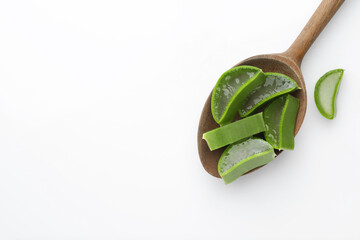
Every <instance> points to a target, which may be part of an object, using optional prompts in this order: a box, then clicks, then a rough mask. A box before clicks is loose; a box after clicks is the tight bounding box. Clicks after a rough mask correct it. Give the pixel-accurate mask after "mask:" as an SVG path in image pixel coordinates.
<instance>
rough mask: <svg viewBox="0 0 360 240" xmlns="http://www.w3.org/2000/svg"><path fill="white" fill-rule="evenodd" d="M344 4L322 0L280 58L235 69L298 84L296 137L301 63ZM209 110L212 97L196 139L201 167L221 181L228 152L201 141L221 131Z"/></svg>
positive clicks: (303, 93) (269, 57) (248, 61)
mask: <svg viewBox="0 0 360 240" xmlns="http://www.w3.org/2000/svg"><path fill="white" fill-rule="evenodd" d="M344 1H345V0H323V1H322V2H321V4H320V6H319V7H318V8H317V9H316V11H315V13H314V14H313V16H312V17H311V18H310V20H309V22H308V23H307V24H306V26H305V27H304V29H303V30H302V31H301V33H300V34H299V36H298V37H297V38H296V40H295V42H294V43H293V44H292V45H291V46H290V48H289V49H288V50H287V51H285V52H283V53H279V54H267V55H258V56H254V57H250V58H248V59H245V60H244V61H242V62H240V63H238V64H236V65H235V66H234V67H237V66H239V65H251V66H255V67H258V68H261V69H262V70H263V71H264V72H278V73H283V74H285V75H287V76H289V77H291V78H292V79H294V80H295V81H296V82H297V83H298V85H299V86H300V87H301V90H298V91H296V92H295V93H294V96H296V97H297V98H299V99H300V108H299V113H298V115H297V119H296V125H295V135H296V134H297V133H298V131H299V129H300V127H301V124H302V122H303V120H304V117H305V113H306V104H307V99H306V88H305V82H304V78H303V75H302V73H301V70H300V65H301V61H302V59H303V57H304V55H305V53H306V52H307V51H308V50H309V48H310V46H311V45H312V43H313V42H314V41H315V39H316V38H317V37H318V36H319V34H320V33H321V31H322V30H323V29H324V27H325V26H326V24H327V23H328V22H329V21H330V19H331V18H332V17H333V16H334V14H335V13H336V11H337V10H338V9H339V8H340V6H341V4H342V3H343V2H344ZM210 106H211V93H210V96H209V97H208V99H207V100H206V102H205V105H204V108H203V111H202V113H201V117H200V122H199V128H198V136H197V141H198V150H199V156H200V160H201V163H202V165H203V167H204V168H205V170H206V171H207V172H208V173H210V174H211V175H213V176H215V177H220V175H219V173H218V162H219V158H220V156H221V154H222V152H223V151H224V149H225V148H222V149H218V150H215V151H210V149H209V147H208V146H207V143H206V141H205V140H203V139H202V136H203V133H205V132H207V131H209V130H212V129H214V128H218V127H219V125H218V124H217V123H216V122H215V121H214V119H213V116H212V114H211V108H210ZM254 170H255V169H254Z"/></svg>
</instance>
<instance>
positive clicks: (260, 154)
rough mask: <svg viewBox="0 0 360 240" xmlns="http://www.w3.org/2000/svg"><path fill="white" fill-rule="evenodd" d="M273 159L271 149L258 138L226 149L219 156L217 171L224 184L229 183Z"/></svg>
mask: <svg viewBox="0 0 360 240" xmlns="http://www.w3.org/2000/svg"><path fill="white" fill-rule="evenodd" d="M274 158H275V152H274V149H273V147H272V146H271V145H270V144H269V143H268V142H266V141H264V140H263V139H260V138H249V139H247V140H245V141H240V142H236V143H234V144H231V145H230V146H229V147H227V148H226V149H225V151H224V153H223V154H222V155H221V157H220V160H219V164H218V171H219V174H220V176H221V177H222V179H224V181H225V183H226V184H228V183H231V182H233V181H234V180H235V179H237V178H238V177H240V176H241V175H243V174H244V173H247V172H248V171H250V170H252V169H254V168H257V167H260V166H262V165H265V164H267V163H269V162H271V161H272V160H273V159H274Z"/></svg>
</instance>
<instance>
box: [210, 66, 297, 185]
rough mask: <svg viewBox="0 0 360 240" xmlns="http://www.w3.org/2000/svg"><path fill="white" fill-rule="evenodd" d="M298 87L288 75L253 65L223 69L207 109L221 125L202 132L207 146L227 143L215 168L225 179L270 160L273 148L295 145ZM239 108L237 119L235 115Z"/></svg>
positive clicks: (217, 147)
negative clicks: (209, 108)
mask: <svg viewBox="0 0 360 240" xmlns="http://www.w3.org/2000/svg"><path fill="white" fill-rule="evenodd" d="M298 89H300V88H299V86H298V85H297V83H296V82H295V81H294V80H293V79H291V78H290V77H288V76H286V75H283V74H280V73H270V72H267V73H264V72H263V71H262V70H261V69H259V68H256V67H252V66H239V67H235V68H232V69H230V70H228V71H226V72H225V73H224V74H223V75H222V76H221V77H220V78H219V80H218V82H217V83H216V85H215V88H214V90H213V93H212V99H211V112H212V115H213V117H214V120H215V121H216V122H217V123H218V124H219V125H220V127H219V128H216V129H213V130H211V131H209V132H206V133H204V135H203V139H205V140H206V142H207V144H208V146H209V148H210V150H215V149H219V148H222V147H225V146H227V148H226V149H225V150H224V152H223V154H222V155H221V157H220V160H219V164H218V171H219V174H220V176H221V177H222V178H223V180H224V181H225V183H231V182H232V181H234V180H235V179H237V178H238V177H240V176H241V175H243V174H245V173H247V172H249V171H251V170H253V169H255V168H257V167H260V166H262V165H265V164H267V163H269V162H271V161H272V160H273V159H274V158H275V156H276V154H275V151H274V149H278V150H285V149H286V150H293V149H294V129H295V122H296V116H297V113H298V110H299V104H300V103H299V99H297V98H295V97H294V96H292V95H290V93H292V92H294V91H296V90H298ZM237 114H239V115H240V117H241V118H240V120H237V121H234V119H235V116H236V115H237Z"/></svg>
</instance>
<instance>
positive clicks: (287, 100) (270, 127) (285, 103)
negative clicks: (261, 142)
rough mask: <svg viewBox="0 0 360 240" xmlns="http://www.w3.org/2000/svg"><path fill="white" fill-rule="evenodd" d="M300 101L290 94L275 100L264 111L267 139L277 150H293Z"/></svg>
mask: <svg viewBox="0 0 360 240" xmlns="http://www.w3.org/2000/svg"><path fill="white" fill-rule="evenodd" d="M299 106H300V101H299V99H297V98H295V97H293V96H291V95H290V94H287V95H284V96H281V97H279V98H277V99H275V100H274V101H273V102H272V103H270V104H269V106H268V107H267V108H266V109H265V110H264V122H265V127H266V130H265V139H266V141H268V142H269V143H270V144H271V146H273V147H274V148H276V149H281V150H282V149H287V150H293V149H294V145H295V140H294V137H295V136H294V131H295V122H296V116H297V113H298V110H299Z"/></svg>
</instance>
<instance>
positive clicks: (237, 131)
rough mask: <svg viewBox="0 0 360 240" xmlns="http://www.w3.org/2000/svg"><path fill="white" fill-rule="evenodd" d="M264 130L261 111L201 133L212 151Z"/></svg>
mask: <svg viewBox="0 0 360 240" xmlns="http://www.w3.org/2000/svg"><path fill="white" fill-rule="evenodd" d="M264 131H265V124H264V119H263V113H262V112H261V113H258V114H255V115H253V116H250V117H248V118H244V119H241V120H239V121H236V122H233V123H230V124H228V125H226V126H222V127H220V128H216V129H214V130H211V131H209V132H206V133H204V134H203V139H205V140H206V142H207V144H208V146H209V148H210V150H211V151H212V150H215V149H218V148H221V147H224V146H226V145H229V144H231V143H234V142H237V141H239V140H241V139H244V138H248V137H251V136H253V135H254V134H257V133H260V132H264Z"/></svg>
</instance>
